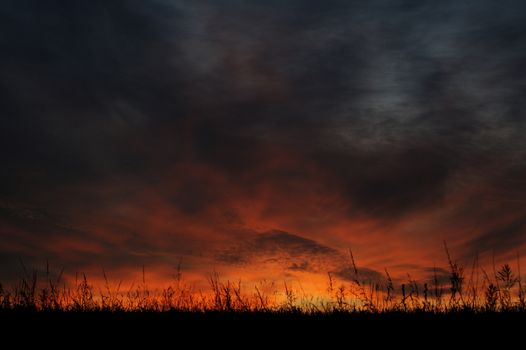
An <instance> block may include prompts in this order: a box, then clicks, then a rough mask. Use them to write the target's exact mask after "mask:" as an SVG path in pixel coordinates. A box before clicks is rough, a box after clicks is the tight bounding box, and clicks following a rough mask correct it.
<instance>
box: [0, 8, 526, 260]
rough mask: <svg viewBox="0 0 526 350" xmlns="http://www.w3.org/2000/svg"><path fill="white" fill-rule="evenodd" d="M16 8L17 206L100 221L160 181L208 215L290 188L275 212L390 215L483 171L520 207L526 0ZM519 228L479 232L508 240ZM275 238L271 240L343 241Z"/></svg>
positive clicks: (9, 81) (9, 21) (482, 178)
mask: <svg viewBox="0 0 526 350" xmlns="http://www.w3.org/2000/svg"><path fill="white" fill-rule="evenodd" d="M0 16H1V17H2V20H1V21H0V30H1V31H2V33H3V34H2V35H1V36H0V45H1V47H2V53H1V54H0V92H1V93H0V114H1V118H0V147H1V149H2V152H1V153H0V157H1V158H0V162H1V169H2V170H1V171H0V196H4V197H6V198H10V199H12V200H13V201H14V202H17V201H21V202H35V203H38V204H40V205H42V206H43V207H45V208H46V209H48V207H49V211H50V212H56V213H61V212H63V211H64V212H69V213H70V214H71V213H72V212H74V213H75V214H76V215H73V216H74V217H76V218H77V219H76V220H79V221H83V220H84V221H92V220H93V219H92V218H91V216H90V215H89V214H90V213H91V212H93V211H95V210H96V209H98V208H104V207H107V209H111V208H112V206H115V205H116V204H115V203H123V202H127V201H129V200H131V199H130V198H133V199H134V200H136V201H140V200H142V199H141V197H140V196H134V194H135V193H136V192H138V191H139V190H141V189H144V188H149V189H152V191H156V192H158V194H159V196H161V197H163V198H164V199H166V201H167V202H169V203H170V204H171V205H173V206H174V207H175V208H176V210H177V211H179V212H181V213H183V214H184V215H187V216H192V217H199V215H201V216H202V217H203V220H201V221H206V218H205V217H206V215H208V213H209V210H210V208H211V207H213V206H219V205H223V203H225V202H226V201H228V200H232V201H234V200H235V199H239V198H243V199H247V198H248V199H251V200H253V201H254V202H257V201H258V199H259V200H260V201H263V199H260V198H259V197H264V196H263V195H262V193H264V194H265V195H266V194H267V192H268V193H274V194H275V196H274V197H271V198H272V200H269V201H270V202H271V203H270V204H268V203H267V206H268V207H269V208H267V210H266V211H265V212H266V213H267V215H268V216H271V215H278V214H279V213H280V212H283V211H286V210H290V207H291V205H290V203H296V204H297V206H298V207H301V204H302V201H303V200H304V199H305V197H304V195H305V193H307V192H309V191H312V192H316V193H322V194H327V196H328V197H338V198H337V200H335V203H337V204H336V206H338V207H343V208H344V209H345V210H344V212H345V216H347V217H350V218H355V217H366V218H372V219H375V220H377V219H378V220H383V221H385V222H387V224H389V223H390V221H397V220H401V219H403V218H405V217H409V216H411V215H418V214H419V213H421V212H423V211H428V210H432V209H437V208H444V207H447V206H448V205H449V204H448V203H446V202H445V200H446V198H447V197H448V195H449V194H451V193H457V192H462V191H463V190H464V188H465V187H467V185H466V183H468V184H469V185H476V184H473V183H471V182H470V181H476V182H480V183H481V184H484V185H486V184H491V193H488V194H484V195H481V194H480V193H478V194H477V195H476V196H475V197H476V198H478V197H477V196H482V197H487V196H490V195H494V194H495V193H496V194H497V196H499V198H500V200H499V201H497V202H495V203H494V204H493V206H494V207H492V208H493V209H492V210H493V211H494V214H495V213H506V212H515V211H520V210H521V209H520V203H519V202H517V200H515V201H514V202H512V201H510V200H505V199H503V198H504V197H506V198H508V199H509V197H508V196H507V193H514V195H513V196H514V198H515V197H517V198H519V200H520V194H523V193H524V191H525V190H524V189H525V187H524V186H523V182H521V181H522V180H521V179H523V178H524V177H525V176H526V172H525V171H524V167H521V164H523V163H524V162H525V161H526V153H525V152H524V150H526V144H525V142H526V141H524V137H523V135H524V132H525V131H526V124H525V121H526V118H525V117H526V116H525V115H524V110H525V109H524V108H525V105H524V104H525V102H524V101H526V96H525V95H526V85H525V83H524V81H525V79H524V78H526V77H525V75H526V63H525V62H526V40H525V39H524V38H525V36H524V34H525V33H526V20H525V18H526V4H524V2H523V1H501V2H494V1H490V0H482V1H462V2H459V1H441V2H436V1H412V0H407V1H396V2H393V1H387V0H385V1H384V0H377V1H367V2H364V1H343V0H332V1H300V0H297V1H296V0H295V1H274V0H272V1H251V2H245V1H235V0H226V1H221V2H211V1H176V0H173V1H168V0H151V1H138V0H137V1H126V2H111V3H110V2H108V1H99V0H96V1H90V2H83V3H72V2H71V1H63V0H50V1H46V2H42V1H37V0H19V1H6V2H5V3H4V4H3V5H2V9H0ZM474 174H475V175H474ZM225 179H226V180H225ZM475 187H476V186H475ZM485 191H487V188H485V187H484V186H482V185H481V187H480V189H479V192H485ZM275 197H280V198H281V200H276V199H275ZM232 198H234V199H232ZM265 198H266V197H265ZM517 198H515V199H517ZM518 203H519V204H518ZM139 204H140V203H139ZM227 209H228V208H227ZM336 209H339V208H334V207H327V208H326V210H327V211H335V212H336V211H337V210H336ZM460 209H462V210H464V211H465V212H469V215H470V219H471V220H474V219H473V218H475V217H477V215H481V212H482V211H481V210H482V209H480V208H479V207H477V206H474V207H473V208H470V209H469V210H468V209H466V208H460ZM460 209H459V210H460ZM225 210H226V209H225ZM477 210H479V211H477ZM484 210H485V209H484ZM486 214H488V213H487V212H484V215H486ZM6 215H7V214H6ZM9 215H15V216H16V215H22V214H13V213H12V212H11V214H9ZM83 215H84V216H85V217H84V218H82V216H83ZM289 215H290V216H294V215H296V216H302V215H303V214H302V213H298V212H297V211H296V212H293V213H292V212H290V213H289ZM79 217H80V219H79ZM5 220H7V219H5ZM9 220H12V218H11V219H9ZM236 222H244V218H243V217H240V218H238V219H236ZM23 225H26V224H23ZM52 227H54V226H53V225H52ZM520 227H522V226H520ZM520 227H516V226H514V224H511V225H509V226H505V227H496V228H495V229H494V230H493V229H492V231H491V232H488V233H487V234H485V235H483V236H482V237H481V238H480V241H476V242H474V243H473V244H474V245H475V246H477V247H479V248H481V249H482V248H484V247H486V246H488V245H489V244H497V245H499V246H502V247H503V248H502V249H504V248H506V247H509V246H507V245H506V244H505V243H503V242H504V241H502V240H500V238H498V237H504V236H507V237H508V236H509V237H511V238H512V239H511V240H512V241H516V240H518V238H517V237H519V234H518V233H517V234H515V233H510V232H519V231H520ZM51 231H52V230H47V231H46V232H43V231H42V233H41V234H42V236H46V235H52V233H51ZM81 231H82V230H80V231H79V232H81ZM82 232H84V231H82ZM321 234H322V233H320V235H321ZM71 235H72V236H79V237H83V236H82V235H83V234H81V233H73V232H71ZM276 235H277V236H272V237H271V238H269V237H263V238H261V241H260V242H258V244H259V245H260V246H263V247H267V246H268V247H270V246H273V247H286V249H288V250H289V252H296V253H298V254H300V253H301V254H307V255H308V254H311V255H312V254H314V255H316V254H322V255H323V254H325V255H327V254H329V255H330V254H331V253H330V252H329V251H324V250H323V249H332V248H328V247H324V246H319V245H317V243H315V241H311V242H310V243H309V241H305V239H304V238H301V237H295V236H291V235H285V236H279V234H276ZM102 243H103V242H102ZM102 243H101V244H102ZM177 244H180V245H184V242H177ZM145 245H147V242H144V241H140V242H139V241H133V240H131V241H130V247H126V249H130V250H133V247H135V246H145ZM174 245H175V243H174ZM105 249H109V250H111V249H110V248H108V247H106V248H105ZM174 249H175V248H174ZM484 249H485V248H484ZM238 258H239V257H235V256H231V257H230V258H229V259H233V260H232V261H235V260H236V259H238ZM122 259H123V260H125V259H126V258H125V257H123V258H122ZM239 259H241V258H239ZM241 260H242V259H241ZM241 260H240V261H241ZM295 263H296V265H290V266H291V267H293V268H294V269H301V268H304V267H305V266H304V265H302V264H303V262H301V261H300V262H295Z"/></svg>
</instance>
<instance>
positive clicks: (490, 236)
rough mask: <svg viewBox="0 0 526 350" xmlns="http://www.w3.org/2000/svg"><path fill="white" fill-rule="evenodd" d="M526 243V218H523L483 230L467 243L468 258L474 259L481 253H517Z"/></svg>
mask: <svg viewBox="0 0 526 350" xmlns="http://www.w3.org/2000/svg"><path fill="white" fill-rule="evenodd" d="M525 243H526V219H525V218H521V219H519V220H517V221H514V222H511V223H509V224H505V225H502V226H500V227H497V228H493V229H491V230H488V231H486V232H482V233H481V234H480V236H478V237H476V238H474V239H472V240H470V241H469V242H467V243H466V256H465V258H466V259H473V258H474V257H475V256H477V255H478V254H481V253H487V252H491V253H494V254H497V255H500V254H502V253H509V252H514V251H515V253H516V252H517V251H518V249H520V248H521V247H523V246H524V244H525Z"/></svg>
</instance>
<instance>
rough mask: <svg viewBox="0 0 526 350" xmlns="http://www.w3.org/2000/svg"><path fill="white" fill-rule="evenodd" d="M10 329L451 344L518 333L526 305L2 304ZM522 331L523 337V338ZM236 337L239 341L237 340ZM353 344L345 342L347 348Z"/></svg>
mask: <svg viewBox="0 0 526 350" xmlns="http://www.w3.org/2000/svg"><path fill="white" fill-rule="evenodd" d="M0 322H1V328H0V329H1V330H2V333H3V335H4V336H10V335H13V336H14V335H15V334H18V333H19V332H21V333H22V334H25V335H27V336H28V339H26V340H36V339H38V340H42V339H53V342H56V341H58V340H60V339H61V338H64V339H66V338H70V339H76V341H80V342H81V343H83V344H85V343H90V342H93V344H96V343H97V342H98V341H112V342H114V341H115V340H118V342H119V343H120V344H121V345H123V344H125V343H134V342H136V341H137V342H138V341H140V342H145V341H146V342H147V343H150V345H153V344H156V343H157V344H162V343H163V342H164V341H166V340H168V341H175V340H177V341H182V340H183V339H184V340H185V341H186V340H188V339H190V340H191V341H194V342H196V344H202V345H204V344H215V345H217V346H219V345H225V344H227V343H230V344H231V345H233V346H234V347H239V345H240V344H241V343H243V341H244V340H246V339H250V341H252V342H257V344H259V345H261V344H265V343H267V344H271V343H274V342H287V343H291V344H296V345H299V344H307V345H308V344H311V345H312V344H313V343H314V342H316V343H318V344H319V343H320V342H321V343H324V344H325V346H328V345H329V343H337V342H339V341H344V342H346V343H347V345H350V344H351V343H352V342H359V343H362V342H363V341H365V342H370V343H371V344H375V345H380V344H386V345H388V344H389V343H391V344H392V345H394V344H408V345H409V344H411V343H415V342H420V341H421V340H422V339H424V340H425V343H423V344H421V345H422V346H429V345H439V344H442V345H445V346H447V345H448V343H449V344H450V345H451V342H454V343H458V342H468V343H470V344H471V345H473V344H475V343H479V344H481V343H484V344H489V343H493V344H500V345H504V344H505V343H506V342H511V341H512V339H520V337H519V336H520V335H521V334H523V331H524V330H525V329H526V328H525V326H526V313H521V312H501V313H449V314H431V313H396V312H390V313H380V314H371V313H331V314H312V315H305V314H301V313H283V312H282V313H258V312H248V313H240V312H231V313H224V312H209V313H184V312H164V313H159V312H30V311H5V310H4V311H2V312H0ZM517 337H519V338H517ZM236 343H237V346H236ZM347 347H348V346H345V348H347Z"/></svg>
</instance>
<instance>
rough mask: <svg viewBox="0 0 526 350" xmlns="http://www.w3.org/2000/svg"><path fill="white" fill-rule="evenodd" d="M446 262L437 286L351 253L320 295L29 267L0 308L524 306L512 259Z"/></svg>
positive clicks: (437, 310) (363, 310)
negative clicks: (488, 266)
mask: <svg viewBox="0 0 526 350" xmlns="http://www.w3.org/2000/svg"><path fill="white" fill-rule="evenodd" d="M445 252H446V256H447V263H448V265H449V281H448V284H447V283H446V284H444V285H443V284H442V283H441V282H440V279H439V278H438V277H437V273H436V270H435V273H434V276H433V281H432V283H431V285H429V284H428V283H427V282H426V283H419V282H418V281H416V280H414V279H412V278H411V277H408V280H407V281H406V282H404V283H399V285H397V284H396V283H395V282H394V281H393V279H392V278H391V275H390V274H389V272H388V270H387V269H386V270H385V279H384V280H383V281H371V280H366V279H362V278H361V275H360V269H359V268H358V266H357V265H356V263H355V260H354V257H353V255H352V252H351V251H350V252H349V253H350V264H351V267H352V271H353V272H354V279H353V280H352V281H337V280H336V279H335V278H334V276H333V275H332V274H331V273H329V274H328V278H327V289H326V291H327V292H326V295H323V296H311V295H306V293H305V292H303V291H302V290H301V289H297V288H294V287H293V286H291V285H290V284H287V283H283V284H282V285H281V286H280V285H279V284H276V283H274V282H266V281H262V282H260V283H259V284H258V285H255V286H252V288H247V289H246V290H245V287H246V286H245V285H243V283H242V282H241V281H237V282H232V281H228V280H227V281H223V280H221V278H220V276H219V274H217V273H214V274H211V275H210V277H209V281H208V282H209V286H210V288H209V290H205V291H203V290H196V289H195V288H194V287H192V286H190V285H188V284H186V283H185V282H184V280H183V278H182V274H181V271H180V270H178V273H177V275H176V278H175V279H174V281H173V283H172V284H171V285H169V286H168V287H166V288H164V289H162V290H150V289H149V288H148V285H147V283H146V278H145V277H144V275H145V273H144V270H143V279H142V282H141V283H139V284H137V285H132V286H130V287H129V288H127V289H123V288H122V285H121V283H119V284H117V285H116V286H113V285H112V284H111V283H110V281H109V280H108V278H107V277H106V273H105V272H104V271H103V276H104V281H105V283H104V285H103V286H97V287H95V286H94V285H92V284H91V283H90V282H89V280H88V278H87V276H86V275H85V274H82V275H77V278H76V279H75V282H74V284H73V285H68V284H67V283H65V282H64V280H63V277H62V276H63V273H62V272H60V273H59V274H58V275H57V276H55V277H52V274H51V273H50V271H49V266H47V267H46V273H45V276H42V277H40V278H39V276H38V274H37V273H36V272H32V273H28V271H27V270H26V269H25V267H24V276H23V277H22V278H21V279H20V280H19V281H18V283H17V284H16V285H15V286H13V287H10V288H6V287H4V286H3V285H2V284H0V312H3V313H6V312H13V311H31V312H112V313H122V312H154V313H159V312H180V313H196V314H200V313H275V314H300V315H324V314H353V313H354V314H385V313H392V314H401V313H412V314H421V313H426V314H450V313H473V314H478V313H488V312H501V313H503V312H505V313H510V312H513V313H522V312H524V311H525V310H526V302H525V293H524V289H523V285H522V281H521V277H520V264H519V259H518V257H517V267H516V271H514V269H513V268H512V267H511V265H510V264H508V263H506V264H504V265H502V266H501V267H500V268H495V267H494V268H493V273H492V274H491V275H490V274H488V273H487V272H486V271H484V270H482V272H483V276H484V277H483V279H482V282H479V281H478V278H475V277H474V276H475V275H476V276H478V270H477V271H475V270H476V269H479V268H478V265H477V263H476V261H475V262H474V264H473V268H472V271H471V277H470V278H469V279H466V277H465V270H464V268H463V267H462V266H460V265H459V264H458V263H457V262H455V261H454V260H453V259H452V258H451V256H450V254H449V250H448V248H447V245H445Z"/></svg>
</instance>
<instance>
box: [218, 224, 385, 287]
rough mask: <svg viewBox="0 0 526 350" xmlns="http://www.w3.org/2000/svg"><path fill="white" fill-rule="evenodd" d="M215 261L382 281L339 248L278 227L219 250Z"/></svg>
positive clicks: (371, 270)
mask: <svg viewBox="0 0 526 350" xmlns="http://www.w3.org/2000/svg"><path fill="white" fill-rule="evenodd" d="M216 260H217V261H218V262H221V263H226V264H230V265H246V264H254V263H255V262H256V266H259V265H260V264H263V265H264V264H265V263H267V264H268V263H270V262H272V263H277V264H278V265H280V266H281V268H282V269H283V270H289V271H301V272H314V273H322V274H326V273H334V275H335V276H337V277H339V278H342V279H345V280H348V281H356V280H360V281H362V280H365V279H367V280H370V281H382V280H383V276H382V274H381V273H380V272H378V271H375V270H373V269H370V268H367V267H362V266H360V267H359V273H358V274H356V272H355V270H354V268H353V267H352V266H351V261H350V258H349V257H347V256H345V255H344V254H343V253H342V252H341V251H339V250H337V249H334V248H331V247H328V246H325V245H323V244H320V243H319V242H316V241H314V240H311V239H307V238H304V237H302V236H299V235H296V234H292V233H289V232H284V231H279V230H274V231H270V232H265V233H253V234H252V236H250V238H249V239H247V241H246V242H245V243H244V244H242V245H239V246H236V247H232V248H229V249H226V250H223V251H221V252H219V253H218V254H217V255H216ZM257 262H259V264H258V263H257Z"/></svg>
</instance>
